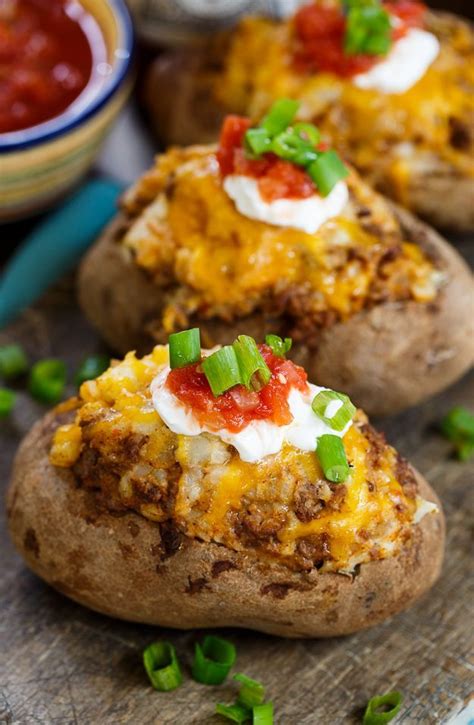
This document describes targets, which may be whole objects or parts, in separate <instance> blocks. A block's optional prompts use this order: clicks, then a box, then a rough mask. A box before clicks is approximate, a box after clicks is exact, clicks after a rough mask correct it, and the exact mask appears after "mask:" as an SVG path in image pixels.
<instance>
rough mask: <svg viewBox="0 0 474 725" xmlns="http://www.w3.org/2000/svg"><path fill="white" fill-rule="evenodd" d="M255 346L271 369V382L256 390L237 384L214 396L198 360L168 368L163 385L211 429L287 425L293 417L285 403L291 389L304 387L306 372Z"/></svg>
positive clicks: (236, 430)
mask: <svg viewBox="0 0 474 725" xmlns="http://www.w3.org/2000/svg"><path fill="white" fill-rule="evenodd" d="M258 349H259V350H260V352H261V354H262V356H263V359H264V360H265V362H266V364H267V365H268V367H269V368H270V370H271V372H272V377H271V378H270V381H269V382H268V383H267V385H265V386H264V387H263V388H262V389H261V390H259V391H251V390H247V388H245V387H244V386H243V385H236V386H234V387H233V388H231V389H230V390H228V391H227V392H225V393H223V394H222V395H219V397H217V398H215V397H214V395H213V394H212V391H211V388H210V386H209V383H208V381H207V378H206V376H205V375H204V373H203V372H202V371H201V369H200V364H199V363H195V364H193V365H187V366H186V367H183V368H176V369H174V370H171V372H170V373H169V375H168V378H167V381H166V385H167V386H168V388H169V389H170V390H171V392H172V393H173V394H174V395H175V396H176V397H177V398H178V400H180V401H181V402H182V403H184V404H185V405H186V406H188V407H189V408H191V409H192V411H193V414H194V416H195V417H196V418H197V420H198V421H199V423H200V424H201V425H203V426H206V427H207V428H209V429H210V430H216V431H217V430H220V429H222V428H226V429H227V430H229V431H231V432H232V433H237V432H238V431H240V430H242V428H245V426H246V425H248V423H250V422H251V421H252V420H268V421H270V422H272V423H275V424H276V425H287V424H289V423H291V421H292V419H293V417H292V415H291V412H290V408H289V405H288V395H289V392H290V389H291V388H296V389H297V390H300V391H301V392H305V391H306V390H307V375H306V372H305V371H304V370H303V368H301V367H299V365H295V364H294V363H292V362H291V361H290V360H286V359H285V358H282V357H277V356H276V355H274V354H273V352H272V350H271V348H270V347H268V346H267V345H259V346H258Z"/></svg>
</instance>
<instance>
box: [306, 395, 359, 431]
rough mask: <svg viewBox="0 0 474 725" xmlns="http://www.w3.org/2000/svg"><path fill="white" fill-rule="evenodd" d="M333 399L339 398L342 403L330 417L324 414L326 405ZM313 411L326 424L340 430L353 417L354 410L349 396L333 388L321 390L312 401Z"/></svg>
mask: <svg viewBox="0 0 474 725" xmlns="http://www.w3.org/2000/svg"><path fill="white" fill-rule="evenodd" d="M335 400H340V401H341V402H342V405H341V406H340V407H339V408H338V410H337V411H336V412H335V413H334V415H333V416H331V417H330V418H329V417H327V415H326V410H327V408H328V405H330V404H331V403H332V402H334V401H335ZM311 407H312V408H313V411H314V412H315V413H316V415H317V416H319V418H321V420H323V421H324V422H325V423H326V425H328V426H329V427H330V428H332V429H333V430H337V431H341V430H344V428H345V427H346V425H347V424H348V423H349V421H350V420H352V418H353V417H354V413H355V412H356V407H355V405H353V404H352V402H351V400H350V398H349V397H348V396H347V395H344V393H336V391H335V390H321V391H320V392H319V393H318V394H317V395H316V397H315V398H314V400H313V402H312V406H311Z"/></svg>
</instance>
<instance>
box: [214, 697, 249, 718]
mask: <svg viewBox="0 0 474 725" xmlns="http://www.w3.org/2000/svg"><path fill="white" fill-rule="evenodd" d="M216 713H217V714H218V715H222V716H223V717H226V718H227V720H232V722H238V723H243V722H247V721H248V720H250V719H251V717H252V713H251V712H250V711H249V710H247V708H245V707H242V705H223V704H222V703H221V702H219V703H218V704H217V705H216Z"/></svg>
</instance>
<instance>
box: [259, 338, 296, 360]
mask: <svg viewBox="0 0 474 725" xmlns="http://www.w3.org/2000/svg"><path fill="white" fill-rule="evenodd" d="M265 343H266V344H267V345H268V347H271V349H272V352H273V354H274V355H277V357H285V355H286V353H287V352H289V351H290V350H291V346H292V344H293V341H292V339H291V337H285V339H284V340H282V338H281V337H279V335H266V336H265Z"/></svg>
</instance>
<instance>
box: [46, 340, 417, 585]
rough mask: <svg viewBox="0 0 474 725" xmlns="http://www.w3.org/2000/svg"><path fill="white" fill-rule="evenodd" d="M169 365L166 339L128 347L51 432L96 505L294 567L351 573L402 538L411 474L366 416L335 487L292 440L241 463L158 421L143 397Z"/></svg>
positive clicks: (220, 446)
mask: <svg viewBox="0 0 474 725" xmlns="http://www.w3.org/2000/svg"><path fill="white" fill-rule="evenodd" d="M166 363H167V348H165V347H161V346H158V347H156V348H155V349H154V351H153V352H152V353H151V354H150V355H148V356H146V357H144V358H142V359H138V358H137V357H136V356H135V354H134V353H129V354H128V355H127V356H126V357H125V359H124V360H123V361H121V362H116V363H114V364H113V365H112V367H111V368H110V369H109V370H107V371H106V372H105V373H104V374H103V375H101V376H100V377H99V378H97V380H94V381H89V382H86V383H84V384H83V385H82V387H81V390H80V397H79V400H78V401H74V404H73V405H71V406H70V408H71V414H72V415H74V416H75V417H74V420H73V421H70V422H68V423H67V424H66V425H63V426H61V427H59V428H58V429H57V430H56V432H55V435H54V439H53V442H52V446H51V451H50V460H51V463H52V464H53V465H55V466H60V467H66V468H72V469H73V470H74V473H75V475H76V477H77V479H78V480H79V482H80V484H81V485H82V486H84V487H85V488H90V489H92V490H93V491H94V493H95V495H97V496H98V497H99V498H100V500H101V502H102V505H104V506H106V507H107V508H109V509H110V510H113V511H126V510H134V511H136V512H138V513H139V514H141V515H142V516H144V517H146V518H147V519H149V520H151V521H154V522H156V523H161V522H165V521H172V522H173V524H174V525H175V526H176V527H177V528H178V529H179V530H180V531H182V532H183V533H184V534H185V535H187V536H189V537H193V538H197V539H200V540H203V541H213V542H219V543H221V544H224V545H226V546H228V547H230V548H232V549H234V550H242V551H248V550H258V551H259V555H260V556H266V557H273V558H278V559H280V560H282V561H285V562H286V563H287V564H288V565H289V566H292V567H296V568H299V569H311V568H313V567H314V566H317V567H318V568H321V569H322V570H324V571H342V572H349V571H352V570H353V568H354V567H355V566H356V565H357V564H359V563H362V562H364V561H369V560H372V559H377V558H385V557H387V556H391V555H394V554H395V553H396V552H397V551H398V550H399V548H400V546H401V545H402V543H404V542H405V541H407V540H408V539H409V538H410V536H411V532H412V527H413V523H414V520H415V516H416V511H417V506H418V502H417V496H416V491H417V486H416V481H415V479H414V478H413V476H412V475H411V474H410V475H407V472H406V467H405V469H403V467H400V460H401V459H400V458H399V457H398V456H397V454H396V452H395V451H394V450H393V449H392V448H391V447H390V446H388V445H386V444H385V442H384V441H383V439H382V437H380V436H379V435H378V434H375V433H374V432H373V431H372V429H370V427H369V426H368V425H367V421H366V418H365V416H364V415H363V413H361V412H360V411H359V412H358V414H357V416H356V420H355V423H354V425H353V426H352V427H351V428H350V429H349V431H348V432H347V433H346V435H345V436H344V439H343V440H344V446H345V450H346V454H347V458H348V461H349V463H350V466H351V474H350V477H349V479H348V480H347V481H346V483H345V484H343V485H341V484H331V483H330V482H328V481H326V480H325V479H324V475H323V472H322V470H321V468H320V465H319V462H318V459H317V456H316V455H315V454H314V453H308V452H303V451H301V450H299V449H296V448H294V447H293V446H290V445H284V446H283V448H282V449H281V451H280V452H279V453H277V454H275V455H269V456H266V457H265V458H263V459H261V460H260V461H258V462H257V463H245V462H243V461H242V460H241V459H240V458H239V456H238V454H237V452H236V450H235V449H233V447H232V446H230V445H227V444H225V443H223V442H222V441H221V440H220V439H219V438H217V437H216V436H213V435H211V434H201V435H199V436H181V435H175V434H174V433H172V432H171V431H170V430H169V429H168V428H167V427H166V425H165V424H164V423H163V421H162V420H161V419H160V418H159V416H158V414H157V413H156V411H155V410H154V409H153V406H152V401H151V393H150V384H151V381H152V380H153V378H154V377H155V376H156V374H157V373H158V372H159V371H160V370H162V369H163V366H164V365H165V364H166ZM74 410H75V413H73V411H74Z"/></svg>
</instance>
